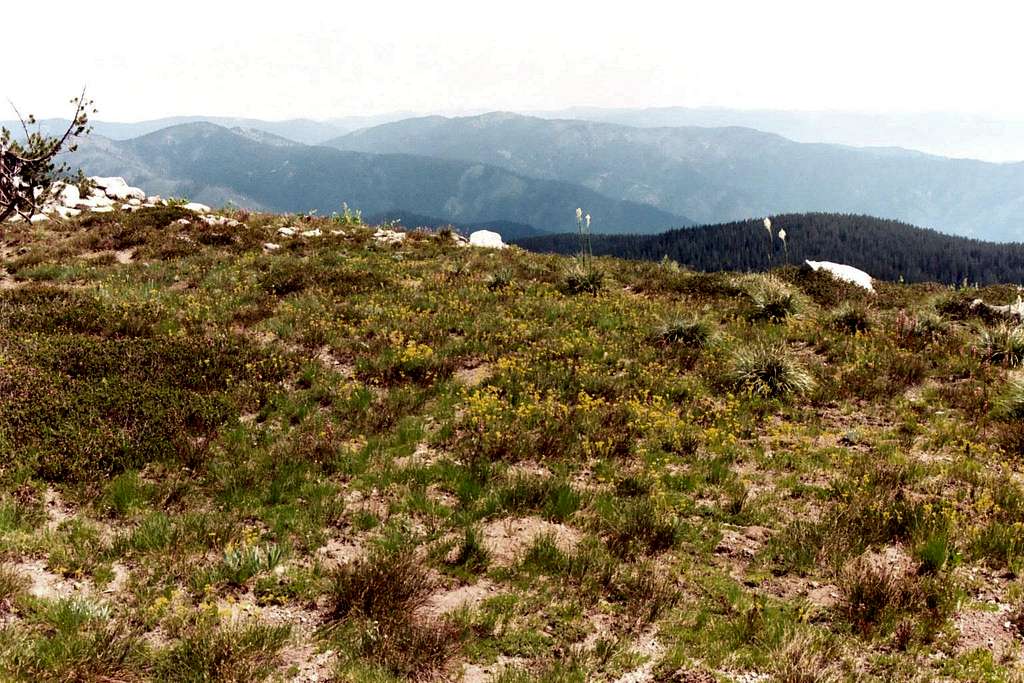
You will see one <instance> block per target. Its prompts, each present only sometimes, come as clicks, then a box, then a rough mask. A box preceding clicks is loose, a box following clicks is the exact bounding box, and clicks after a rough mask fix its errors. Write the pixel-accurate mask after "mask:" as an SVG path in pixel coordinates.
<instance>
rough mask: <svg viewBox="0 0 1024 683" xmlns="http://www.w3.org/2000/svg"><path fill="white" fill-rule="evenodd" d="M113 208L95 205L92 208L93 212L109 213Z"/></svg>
mask: <svg viewBox="0 0 1024 683" xmlns="http://www.w3.org/2000/svg"><path fill="white" fill-rule="evenodd" d="M113 210H114V207H113V206H97V207H94V208H93V209H92V212H93V213H110V212H111V211H113Z"/></svg>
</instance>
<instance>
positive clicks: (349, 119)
mask: <svg viewBox="0 0 1024 683" xmlns="http://www.w3.org/2000/svg"><path fill="white" fill-rule="evenodd" d="M410 116H412V114H411V113H410V112H395V113H393V114H382V115H379V116H345V117H341V118H336V119H328V120H326V121H314V120H312V119H288V120H284V121H264V120H262V119H251V118H239V117H231V116H170V117H166V118H161V119H150V120H148V121H137V122H134V123H122V122H117V121H103V120H94V121H92V122H91V124H90V125H91V126H92V129H93V133H95V134H96V135H99V136H101V137H105V138H110V139H111V140H129V139H131V138H136V137H139V136H140V135H148V134H149V133H155V132H156V131H158V130H163V129H164V128H169V127H171V126H180V125H182V124H184V123H213V124H216V125H218V126H223V127H225V128H244V129H249V130H260V131H263V132H266V133H271V134H273V135H277V136H279V137H282V138H287V139H288V140H291V141H293V142H301V143H303V144H307V145H315V144H318V143H320V142H323V141H324V140H328V139H330V138H333V137H337V136H338V135H344V134H345V133H350V132H352V131H354V130H359V129H360V128H366V127H368V126H377V125H380V124H382V123H389V122H391V121H399V120H401V119H405V118H409V117H410ZM68 123H69V122H68V120H67V119H59V118H58V119H42V120H40V121H39V125H40V128H41V129H42V130H43V132H45V133H49V134H54V133H57V132H58V131H64V130H65V129H66V128H67V126H68ZM0 126H3V127H5V128H7V129H8V130H12V131H17V130H19V129H20V128H21V123H20V122H18V121H0Z"/></svg>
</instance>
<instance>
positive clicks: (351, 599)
mask: <svg viewBox="0 0 1024 683" xmlns="http://www.w3.org/2000/svg"><path fill="white" fill-rule="evenodd" d="M430 590H431V582H430V576H429V575H428V574H427V570H426V568H425V567H424V566H423V564H422V563H421V562H419V561H417V560H416V559H414V558H413V557H412V555H410V554H383V553H378V554H376V555H374V556H372V557H370V558H366V559H360V560H356V561H355V562H351V563H348V564H345V565H342V566H341V567H340V568H339V569H338V570H337V571H336V572H335V574H334V578H333V585H332V587H331V612H330V615H331V619H333V620H336V621H337V620H341V619H344V618H346V617H348V616H350V615H356V616H362V617H367V618H369V619H376V620H384V621H394V620H397V619H402V618H407V617H408V616H410V615H411V613H412V611H413V610H415V609H416V608H417V607H420V606H422V605H423V604H424V602H426V599H427V596H429V595H430Z"/></svg>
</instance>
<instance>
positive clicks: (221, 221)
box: [199, 216, 241, 228]
mask: <svg viewBox="0 0 1024 683" xmlns="http://www.w3.org/2000/svg"><path fill="white" fill-rule="evenodd" d="M199 220H201V221H202V222H203V223H206V224H207V225H217V226H226V227H229V228H236V227H238V226H239V225H241V223H239V222H238V221H236V220H235V219H234V218H228V217H227V216H200V217H199Z"/></svg>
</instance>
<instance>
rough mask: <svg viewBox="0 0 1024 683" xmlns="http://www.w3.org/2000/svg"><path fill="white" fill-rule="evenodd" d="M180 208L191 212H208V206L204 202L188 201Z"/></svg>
mask: <svg viewBox="0 0 1024 683" xmlns="http://www.w3.org/2000/svg"><path fill="white" fill-rule="evenodd" d="M182 208H183V209H186V210H188V211H192V212H193V213H210V207H208V206H207V205H206V204H200V203H199V202H189V203H188V204H186V205H185V206H183V207H182Z"/></svg>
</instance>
